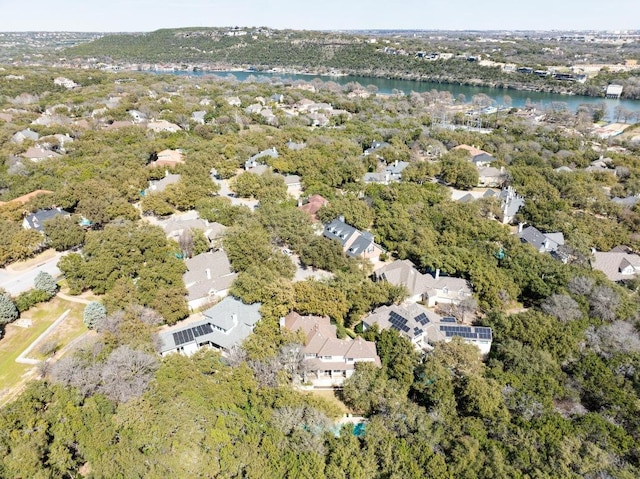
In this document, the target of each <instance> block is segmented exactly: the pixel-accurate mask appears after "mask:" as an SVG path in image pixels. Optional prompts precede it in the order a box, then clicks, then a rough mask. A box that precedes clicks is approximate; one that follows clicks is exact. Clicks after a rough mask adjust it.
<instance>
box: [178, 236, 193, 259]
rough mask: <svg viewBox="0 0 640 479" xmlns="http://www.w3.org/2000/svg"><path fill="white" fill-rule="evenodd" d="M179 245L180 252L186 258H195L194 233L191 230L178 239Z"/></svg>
mask: <svg viewBox="0 0 640 479" xmlns="http://www.w3.org/2000/svg"><path fill="white" fill-rule="evenodd" d="M178 244H179V245H180V251H182V254H184V255H185V256H186V257H188V258H191V256H193V233H192V232H191V230H190V229H185V230H184V231H183V232H182V234H181V235H180V237H179V238H178Z"/></svg>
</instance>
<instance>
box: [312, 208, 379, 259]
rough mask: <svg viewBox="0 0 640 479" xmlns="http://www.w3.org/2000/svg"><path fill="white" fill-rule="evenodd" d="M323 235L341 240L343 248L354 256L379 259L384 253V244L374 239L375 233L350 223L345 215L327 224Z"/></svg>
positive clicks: (349, 254) (348, 254)
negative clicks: (346, 221) (345, 219)
mask: <svg viewBox="0 0 640 479" xmlns="http://www.w3.org/2000/svg"><path fill="white" fill-rule="evenodd" d="M323 235H324V236H325V238H329V239H331V240H334V241H338V242H340V244H341V245H342V250H343V251H344V252H345V254H346V255H347V256H350V257H352V258H364V259H377V258H379V257H380V255H381V254H382V253H384V249H383V248H382V246H380V245H378V244H376V243H375V242H374V241H373V234H371V233H370V232H368V231H360V230H358V229H357V228H354V227H353V226H351V225H348V224H347V223H345V221H344V216H339V217H338V218H336V219H335V220H333V221H332V222H331V223H329V224H328V225H326V226H325V227H324V231H323Z"/></svg>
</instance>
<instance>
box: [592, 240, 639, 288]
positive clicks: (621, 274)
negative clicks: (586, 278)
mask: <svg viewBox="0 0 640 479" xmlns="http://www.w3.org/2000/svg"><path fill="white" fill-rule="evenodd" d="M591 267H592V268H593V269H597V270H598V271H602V272H603V273H604V274H605V276H606V277H607V278H609V279H610V280H611V281H614V282H618V281H625V280H628V279H633V278H635V277H636V276H637V275H638V274H639V273H640V256H639V255H637V254H635V253H631V252H627V251H625V250H624V249H623V248H619V249H618V248H616V249H614V250H612V251H609V252H604V251H594V252H593V257H592V259H591Z"/></svg>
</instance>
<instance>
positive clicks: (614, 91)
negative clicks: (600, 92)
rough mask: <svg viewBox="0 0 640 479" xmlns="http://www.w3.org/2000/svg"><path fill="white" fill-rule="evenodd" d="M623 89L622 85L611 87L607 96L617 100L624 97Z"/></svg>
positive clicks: (608, 88) (608, 87)
mask: <svg viewBox="0 0 640 479" xmlns="http://www.w3.org/2000/svg"><path fill="white" fill-rule="evenodd" d="M622 89H623V87H622V85H609V86H607V92H606V95H605V96H606V97H607V98H612V99H614V100H617V99H619V98H620V96H622Z"/></svg>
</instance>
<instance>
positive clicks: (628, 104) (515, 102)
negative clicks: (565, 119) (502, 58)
mask: <svg viewBox="0 0 640 479" xmlns="http://www.w3.org/2000/svg"><path fill="white" fill-rule="evenodd" d="M158 73H170V74H171V73H172V74H176V75H188V76H205V75H215V76H219V77H223V78H235V79H237V80H238V81H247V80H252V81H260V80H263V81H266V80H274V79H281V80H283V81H289V82H292V81H298V80H303V81H307V82H310V81H312V80H314V79H319V80H322V81H333V82H336V83H338V84H339V85H346V84H347V83H351V82H357V83H359V84H360V85H362V86H364V87H366V86H368V85H374V86H375V87H377V88H378V92H379V93H383V94H390V93H393V92H394V91H402V92H404V93H406V94H408V93H411V92H412V91H415V92H417V93H422V92H428V91H432V90H438V91H448V92H450V93H451V94H452V95H453V97H454V98H457V97H458V96H459V95H464V97H465V99H466V101H467V102H469V101H471V99H472V97H473V96H474V95H478V94H481V93H484V94H485V95H487V96H489V97H491V98H492V99H493V100H494V101H495V104H496V105H505V103H509V102H505V95H507V96H508V97H509V98H510V105H511V106H514V107H518V108H521V107H524V106H525V105H526V104H528V103H534V104H536V106H537V107H538V108H544V107H545V106H548V105H550V104H552V103H557V102H561V103H565V104H566V105H567V107H568V108H569V109H570V110H571V111H574V112H575V111H576V110H577V108H578V106H580V105H585V104H588V105H597V104H600V103H604V104H605V105H606V106H607V110H608V115H607V116H608V119H610V120H612V119H613V117H614V112H615V108H616V107H617V106H621V107H624V108H625V109H627V110H629V111H633V112H636V111H640V100H612V99H607V98H596V97H590V96H579V95H561V94H558V93H544V92H535V91H519V90H505V89H501V88H490V87H479V86H465V85H452V84H445V83H434V82H423V81H416V80H393V79H387V78H375V77H362V76H353V75H347V76H337V77H332V76H322V75H304V74H293V73H268V72H255V71H219V72H201V71H196V72H193V71H174V72H158Z"/></svg>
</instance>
